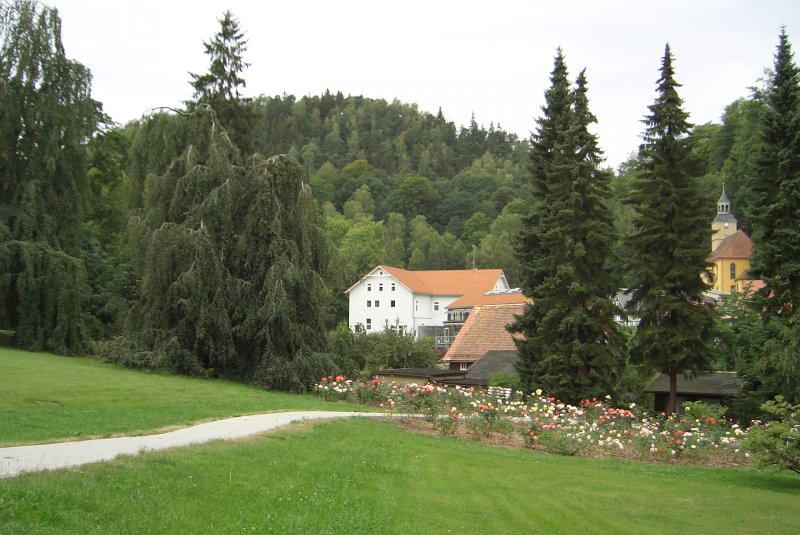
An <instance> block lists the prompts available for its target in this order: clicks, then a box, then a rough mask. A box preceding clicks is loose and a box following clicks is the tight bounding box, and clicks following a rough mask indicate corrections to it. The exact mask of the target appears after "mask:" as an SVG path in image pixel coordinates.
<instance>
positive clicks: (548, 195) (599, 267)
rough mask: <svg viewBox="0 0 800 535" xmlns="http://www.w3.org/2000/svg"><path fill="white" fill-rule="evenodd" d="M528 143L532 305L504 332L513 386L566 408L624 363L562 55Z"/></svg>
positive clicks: (602, 185)
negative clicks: (542, 393) (514, 366)
mask: <svg viewBox="0 0 800 535" xmlns="http://www.w3.org/2000/svg"><path fill="white" fill-rule="evenodd" d="M542 113H543V115H542V117H541V118H540V119H539V120H538V127H537V130H536V132H535V133H534V134H533V135H532V137H531V154H530V157H531V165H530V169H531V179H532V182H533V189H534V194H535V199H536V204H535V206H534V208H533V211H532V212H531V214H530V215H529V216H528V217H527V218H525V220H524V227H523V230H522V232H521V234H520V237H521V239H520V241H519V243H518V247H517V253H518V257H519V260H520V264H521V268H522V287H523V290H524V291H525V294H526V295H527V296H528V297H530V298H531V300H532V302H531V303H530V304H528V305H526V307H525V311H524V313H523V314H522V315H521V316H519V317H518V318H517V320H516V321H515V322H514V324H513V325H512V326H510V327H509V330H510V331H512V332H522V333H523V334H524V335H525V338H524V340H519V341H518V342H517V351H518V355H519V359H518V370H519V372H520V379H521V381H522V382H523V384H524V385H525V386H526V387H528V388H533V387H535V386H539V387H544V388H546V389H547V391H548V392H552V393H553V394H554V395H556V396H559V397H560V398H561V399H564V400H568V401H578V400H580V399H581V398H585V397H587V396H589V397H590V396H593V395H599V394H602V393H603V392H612V391H613V390H614V388H615V386H616V383H617V378H618V374H619V371H620V367H621V364H622V362H623V359H624V355H623V353H622V349H623V347H622V342H623V339H622V336H621V335H620V332H619V328H618V326H617V324H616V322H615V315H616V314H617V312H618V311H617V309H616V307H615V306H614V304H613V302H612V301H611V299H612V297H613V296H614V295H615V294H616V292H617V289H618V287H619V284H618V281H617V278H616V276H615V275H614V273H613V272H612V271H610V270H608V269H606V268H607V267H608V263H609V260H610V257H611V252H610V244H611V242H612V235H613V232H612V221H611V213H610V211H609V209H608V207H607V206H606V205H605V201H604V199H605V198H606V197H607V196H608V194H609V178H610V176H609V173H608V172H606V171H603V170H601V169H600V168H599V165H600V163H601V162H602V152H601V151H600V149H599V147H598V146H597V139H596V138H595V136H594V135H593V134H591V133H590V132H589V130H588V129H589V126H590V125H591V124H592V123H594V122H595V121H596V119H595V118H594V116H593V115H592V114H591V112H590V111H589V107H588V98H587V83H586V78H585V76H584V73H581V75H580V76H579V77H578V80H577V83H576V88H575V89H574V90H573V89H572V88H571V87H570V84H569V80H568V76H567V67H566V63H565V62H564V57H563V54H562V53H561V50H560V49H559V51H558V53H557V55H556V59H555V65H554V68H553V73H552V75H551V87H550V88H549V89H548V90H547V91H546V93H545V106H544V107H543V108H542Z"/></svg>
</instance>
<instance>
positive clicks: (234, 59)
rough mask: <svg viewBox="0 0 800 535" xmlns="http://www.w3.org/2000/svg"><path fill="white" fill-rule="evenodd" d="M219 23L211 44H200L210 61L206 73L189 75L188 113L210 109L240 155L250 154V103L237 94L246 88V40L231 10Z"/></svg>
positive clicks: (251, 141) (251, 146)
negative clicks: (205, 106) (191, 93)
mask: <svg viewBox="0 0 800 535" xmlns="http://www.w3.org/2000/svg"><path fill="white" fill-rule="evenodd" d="M219 24H220V29H219V31H218V32H217V33H216V34H215V35H214V37H213V38H212V39H211V41H203V46H204V47H205V53H206V55H207V56H208V57H209V59H210V60H211V64H210V65H209V68H208V72H206V73H204V74H194V73H189V76H190V77H191V82H190V83H191V86H192V89H194V100H192V101H189V102H187V103H186V104H187V106H188V108H189V109H190V110H192V109H194V108H196V107H197V105H200V104H208V105H209V106H211V108H213V109H214V111H215V112H216V113H217V117H218V119H219V122H220V123H221V124H222V126H223V127H224V128H225V129H226V130H227V132H228V134H229V135H230V137H231V140H232V141H233V142H234V144H235V145H236V146H237V147H239V149H240V150H241V151H242V154H250V153H251V152H252V151H253V139H252V134H251V130H252V127H251V124H250V122H251V121H252V119H253V113H252V109H251V108H250V106H249V100H248V99H245V98H244V97H243V96H242V94H241V92H240V89H244V88H245V87H246V85H247V84H246V82H245V80H244V78H242V72H243V71H244V70H245V69H246V68H247V67H249V66H250V64H249V63H246V62H245V61H244V53H245V52H247V39H245V36H244V32H243V31H242V29H241V27H240V25H239V20H238V19H237V18H236V17H234V16H233V14H232V13H231V12H230V11H226V12H225V13H223V15H222V18H221V19H219Z"/></svg>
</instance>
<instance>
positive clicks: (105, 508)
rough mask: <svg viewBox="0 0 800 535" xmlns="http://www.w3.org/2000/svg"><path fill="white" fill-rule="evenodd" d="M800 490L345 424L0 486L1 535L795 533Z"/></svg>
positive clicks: (779, 483) (788, 483)
mask: <svg viewBox="0 0 800 535" xmlns="http://www.w3.org/2000/svg"><path fill="white" fill-rule="evenodd" d="M798 525H800V479H799V478H797V477H794V476H792V475H789V474H786V475H783V474H782V475H771V474H765V473H758V472H752V471H748V470H731V469H701V468H686V467H670V466H664V465H650V464H645V463H635V462H628V461H619V460H603V459H591V458H576V457H558V456H552V455H546V454H540V453H536V452H531V451H526V450H515V451H511V450H505V449H498V448H491V447H488V446H481V445H476V444H471V443H468V442H459V441H457V440H455V439H450V438H438V437H429V436H419V435H412V434H409V433H407V432H405V431H404V430H403V429H401V428H399V427H396V426H393V425H391V424H388V423H386V422H372V421H362V420H358V419H353V420H345V421H336V422H329V423H318V424H308V423H304V424H299V425H298V426H292V427H290V428H289V430H288V431H284V432H278V433H273V434H271V435H266V436H262V437H257V438H253V439H250V440H247V441H242V442H238V443H232V444H231V443H215V444H209V445H205V446H200V447H194V448H191V449H182V450H172V451H169V452H163V453H154V454H146V455H143V456H138V457H135V458H126V459H121V460H119V461H115V462H114V463H111V464H105V465H95V466H89V467H83V468H80V469H76V470H74V471H68V472H60V473H52V474H32V475H27V476H23V477H20V478H17V479H13V480H3V481H0V532H2V533H331V534H334V533H335V534H341V533H348V534H352V533H370V534H377V533H409V532H414V533H420V532H421V533H434V534H435V533H585V534H592V533H615V534H617V533H620V534H624V533H636V534H638V533H669V534H674V533H725V534H731V533H758V534H762V533H770V534H781V533H796V532H797V531H796V530H797V526H798Z"/></svg>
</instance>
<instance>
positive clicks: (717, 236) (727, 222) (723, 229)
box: [711, 184, 738, 253]
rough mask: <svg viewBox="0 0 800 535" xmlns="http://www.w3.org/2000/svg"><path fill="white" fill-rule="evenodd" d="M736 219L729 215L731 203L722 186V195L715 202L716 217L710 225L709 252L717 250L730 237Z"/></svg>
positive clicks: (735, 224) (735, 227)
mask: <svg viewBox="0 0 800 535" xmlns="http://www.w3.org/2000/svg"><path fill="white" fill-rule="evenodd" d="M737 227H738V225H737V221H736V218H735V217H734V216H733V214H732V213H731V201H730V199H728V196H727V195H726V194H725V185H724V184H723V185H722V195H721V196H720V198H719V200H718V201H717V217H715V218H714V221H713V222H712V223H711V230H712V232H713V234H712V235H711V252H712V253H713V252H714V251H716V250H717V248H718V247H719V246H720V244H721V243H722V241H723V240H724V239H725V238H727V237H728V236H732V235H733V234H735V233H736V230H737Z"/></svg>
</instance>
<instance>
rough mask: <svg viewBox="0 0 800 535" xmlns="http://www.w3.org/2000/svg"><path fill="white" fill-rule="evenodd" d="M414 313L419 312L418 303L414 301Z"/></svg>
mask: <svg viewBox="0 0 800 535" xmlns="http://www.w3.org/2000/svg"><path fill="white" fill-rule="evenodd" d="M414 312H419V301H414Z"/></svg>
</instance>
